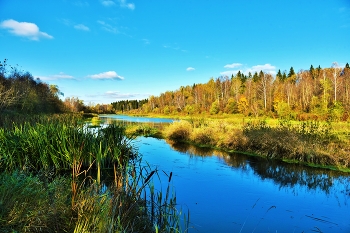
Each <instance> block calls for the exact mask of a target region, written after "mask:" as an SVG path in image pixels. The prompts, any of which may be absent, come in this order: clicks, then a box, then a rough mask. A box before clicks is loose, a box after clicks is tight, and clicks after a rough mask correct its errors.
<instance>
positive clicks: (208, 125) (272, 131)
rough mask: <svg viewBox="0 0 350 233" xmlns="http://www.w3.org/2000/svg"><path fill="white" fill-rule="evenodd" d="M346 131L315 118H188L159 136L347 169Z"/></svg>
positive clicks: (349, 159) (349, 148)
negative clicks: (299, 119) (269, 119)
mask: <svg viewBox="0 0 350 233" xmlns="http://www.w3.org/2000/svg"><path fill="white" fill-rule="evenodd" d="M347 132H348V131H347V129H344V128H339V127H337V128H334V127H333V126H332V124H331V123H328V122H317V121H307V122H306V121H305V122H291V121H276V120H272V121H271V122H269V123H267V121H264V120H244V119H232V118H231V119H229V118H228V119H204V118H190V119H187V120H182V121H180V122H174V123H173V124H172V125H170V126H169V127H168V128H167V129H165V130H164V132H163V135H164V137H165V138H168V139H171V140H173V141H186V142H189V143H193V144H196V145H199V146H209V147H214V148H218V149H224V150H226V151H236V152H245V153H249V154H254V155H259V156H262V157H265V158H267V159H279V160H284V161H286V162H293V163H302V164H307V165H310V166H320V167H327V168H332V169H337V170H342V171H350V146H349V139H348V133H347Z"/></svg>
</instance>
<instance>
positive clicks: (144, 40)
mask: <svg viewBox="0 0 350 233" xmlns="http://www.w3.org/2000/svg"><path fill="white" fill-rule="evenodd" d="M142 41H143V43H144V44H150V43H151V42H150V41H149V40H148V39H142Z"/></svg>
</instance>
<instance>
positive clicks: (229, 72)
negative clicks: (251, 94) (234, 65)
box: [220, 70, 242, 77]
mask: <svg viewBox="0 0 350 233" xmlns="http://www.w3.org/2000/svg"><path fill="white" fill-rule="evenodd" d="M238 71H239V70H228V71H223V72H220V75H222V76H227V77H231V76H232V75H233V76H234V75H236V74H237V73H238ZM241 72H242V71H241Z"/></svg>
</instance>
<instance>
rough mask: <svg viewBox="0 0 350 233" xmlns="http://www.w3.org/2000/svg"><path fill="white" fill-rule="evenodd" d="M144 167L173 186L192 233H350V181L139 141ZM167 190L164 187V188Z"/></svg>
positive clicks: (273, 163)
mask: <svg viewBox="0 0 350 233" xmlns="http://www.w3.org/2000/svg"><path fill="white" fill-rule="evenodd" d="M134 143H135V146H137V147H138V150H139V152H140V153H141V154H142V156H143V161H144V163H146V162H147V163H148V164H149V165H150V166H151V167H152V168H153V169H158V171H159V172H158V174H159V176H160V178H161V182H159V181H157V179H156V180H155V181H154V182H155V187H156V189H158V190H161V189H162V188H163V189H164V188H166V186H167V181H168V177H166V175H165V174H164V173H163V171H164V172H165V173H167V174H169V173H170V172H172V173H173V178H172V180H171V184H172V186H173V189H174V191H175V192H176V198H177V203H178V204H179V208H182V209H183V210H184V211H187V209H189V210H190V222H191V223H190V225H191V226H192V228H191V230H190V232H258V233H259V232H305V233H306V232H350V176H349V175H347V174H344V173H339V172H334V171H328V170H324V169H311V168H308V167H304V166H298V165H289V164H285V163H279V162H276V161H267V160H264V159H261V158H257V157H251V156H245V155H233V154H232V155H228V154H226V153H221V152H218V151H213V150H210V149H201V148H196V147H192V146H189V145H183V144H177V145H173V144H169V143H167V142H166V141H165V140H159V139H154V138H144V137H141V138H138V139H137V140H136V141H135V142H134ZM162 186H163V187H162Z"/></svg>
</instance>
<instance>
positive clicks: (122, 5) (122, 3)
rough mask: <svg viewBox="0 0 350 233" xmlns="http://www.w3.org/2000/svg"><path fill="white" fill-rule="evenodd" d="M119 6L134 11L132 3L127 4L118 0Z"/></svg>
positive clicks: (123, 0) (122, 0) (124, 0)
mask: <svg viewBox="0 0 350 233" xmlns="http://www.w3.org/2000/svg"><path fill="white" fill-rule="evenodd" d="M119 3H120V6H121V7H125V8H128V9H130V10H134V9H135V4H134V3H127V2H126V0H119Z"/></svg>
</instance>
